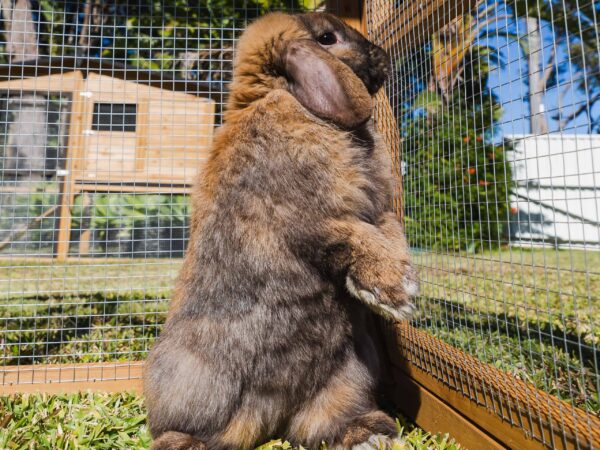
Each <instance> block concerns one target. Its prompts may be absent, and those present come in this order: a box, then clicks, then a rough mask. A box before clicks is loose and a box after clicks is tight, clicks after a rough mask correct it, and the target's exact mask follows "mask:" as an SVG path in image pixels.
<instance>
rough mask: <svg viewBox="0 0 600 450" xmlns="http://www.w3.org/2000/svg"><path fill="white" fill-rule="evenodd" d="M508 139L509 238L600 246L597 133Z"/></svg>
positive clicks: (599, 137)
mask: <svg viewBox="0 0 600 450" xmlns="http://www.w3.org/2000/svg"><path fill="white" fill-rule="evenodd" d="M507 138H508V139H510V140H512V141H514V144H515V151H514V152H511V154H510V155H509V160H510V161H511V165H512V168H513V179H514V181H515V183H516V184H517V189H516V191H515V193H514V195H513V196H512V203H511V206H512V207H513V209H512V211H513V213H512V214H511V241H512V242H513V243H514V244H516V245H524V244H527V245H531V244H536V243H543V242H546V243H553V242H556V243H558V244H559V246H565V247H566V246H569V247H586V248H600V195H599V194H600V135H597V134H596V135H569V134H550V135H546V136H531V135H512V136H507ZM515 208H516V212H515Z"/></svg>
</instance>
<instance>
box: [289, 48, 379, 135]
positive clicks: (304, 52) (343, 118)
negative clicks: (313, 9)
mask: <svg viewBox="0 0 600 450" xmlns="http://www.w3.org/2000/svg"><path fill="white" fill-rule="evenodd" d="M282 56H283V58H282V62H283V69H284V71H285V75H286V78H287V80H288V86H289V87H288V89H289V91H290V93H291V94H292V95H293V96H294V97H296V99H297V100H298V101H299V102H300V103H301V104H302V105H303V106H304V107H305V108H306V109H308V110H309V111H311V112H312V113H313V114H315V115H316V116H318V117H320V118H322V119H325V120H329V121H331V122H333V123H335V124H336V125H339V126H341V127H343V128H354V127H356V126H358V125H360V124H361V123H363V122H366V121H367V120H368V119H369V118H370V117H371V113H372V110H373V105H372V101H371V96H370V95H369V92H368V91H367V88H366V87H365V85H364V84H363V82H362V81H361V80H360V78H358V77H357V76H356V75H355V74H354V72H353V71H352V69H350V67H348V66H347V65H346V64H344V63H343V62H342V61H340V60H339V59H337V58H336V57H335V56H333V55H332V54H331V53H329V52H328V51H327V50H325V49H323V48H322V47H321V46H320V45H319V44H317V43H316V42H314V41H311V40H308V39H298V40H294V41H290V42H288V43H287V45H285V48H284V50H283V54H282Z"/></svg>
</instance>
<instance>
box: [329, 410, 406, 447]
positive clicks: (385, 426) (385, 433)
mask: <svg viewBox="0 0 600 450" xmlns="http://www.w3.org/2000/svg"><path fill="white" fill-rule="evenodd" d="M397 435H398V431H397V430H396V423H395V422H394V420H393V419H392V418H391V417H390V416H388V415H387V414H386V413H384V412H383V411H372V412H370V413H367V414H364V415H362V416H360V417H358V418H357V419H355V420H354V421H352V423H350V425H348V427H347V428H346V430H345V432H344V434H343V437H342V442H340V443H338V444H337V445H334V446H332V447H331V450H392V449H393V446H394V444H395V443H401V442H402V441H401V440H399V439H398V438H397Z"/></svg>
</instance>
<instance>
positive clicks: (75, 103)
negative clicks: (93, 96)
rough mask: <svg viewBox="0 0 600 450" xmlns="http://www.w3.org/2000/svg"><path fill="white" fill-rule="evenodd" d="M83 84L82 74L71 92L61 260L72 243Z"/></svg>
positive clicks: (62, 193) (59, 236)
mask: <svg viewBox="0 0 600 450" xmlns="http://www.w3.org/2000/svg"><path fill="white" fill-rule="evenodd" d="M77 73H78V72H77ZM82 86H83V79H82V78H81V76H80V79H79V80H78V81H77V82H76V89H75V91H74V92H72V94H71V95H72V97H71V113H70V121H69V139H68V142H67V148H66V151H65V161H66V162H65V170H66V174H65V175H64V176H62V177H60V178H61V180H60V187H59V189H60V191H59V192H60V194H59V201H60V209H59V213H58V214H59V221H58V233H57V238H56V243H55V247H54V253H55V256H56V258H57V259H59V260H61V259H65V258H66V257H67V255H68V254H69V244H70V243H71V205H72V204H73V199H74V196H75V173H74V172H75V167H76V165H75V162H76V161H77V160H78V159H79V158H80V155H81V137H82V123H83V121H84V119H85V104H86V99H85V97H83V96H81V95H80V93H81V88H82Z"/></svg>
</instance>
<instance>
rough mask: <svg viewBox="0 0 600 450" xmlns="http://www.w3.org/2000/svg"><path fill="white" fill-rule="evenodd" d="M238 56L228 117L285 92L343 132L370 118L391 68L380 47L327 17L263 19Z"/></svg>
mask: <svg viewBox="0 0 600 450" xmlns="http://www.w3.org/2000/svg"><path fill="white" fill-rule="evenodd" d="M236 52H237V55H236V59H235V63H234V74H233V82H232V84H231V89H230V95H229V103H228V107H227V114H233V113H235V112H236V111H240V110H242V109H244V108H246V107H247V106H248V105H250V104H251V103H252V102H254V101H256V100H259V99H261V98H263V97H264V96H265V95H267V94H268V93H269V92H271V91H272V90H274V89H286V90H287V91H289V92H290V93H291V94H292V95H294V97H296V99H297V100H298V101H299V102H300V103H301V104H302V105H303V106H304V107H305V108H306V109H308V110H309V111H310V112H312V113H313V114H314V115H316V116H318V117H320V118H322V119H324V120H328V121H331V122H333V123H335V124H336V125H339V126H341V127H344V128H353V127H356V126H358V125H360V124H361V123H363V122H365V121H366V120H368V119H369V118H370V117H371V112H372V101H371V96H372V95H374V94H375V93H376V92H377V91H378V90H379V89H380V88H381V86H382V84H383V83H384V81H385V79H386V77H387V75H388V72H389V68H390V63H389V59H388V57H387V55H386V53H385V52H384V51H383V50H382V49H381V48H380V47H377V46H376V45H374V44H372V43H371V42H369V41H368V40H367V39H365V38H364V37H363V36H362V35H361V34H360V33H358V32H357V31H356V30H354V29H352V28H350V27H349V26H348V25H346V24H345V23H344V22H342V21H341V20H340V19H338V18H336V17H335V16H332V15H331V14H325V13H308V14H299V15H288V14H283V13H272V14H269V15H266V16H263V17H262V18H260V19H258V20H257V21H255V22H254V23H253V24H251V25H250V26H249V27H248V28H247V30H246V31H245V32H244V34H243V35H242V37H241V38H240V40H239V42H238V44H237V48H236Z"/></svg>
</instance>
